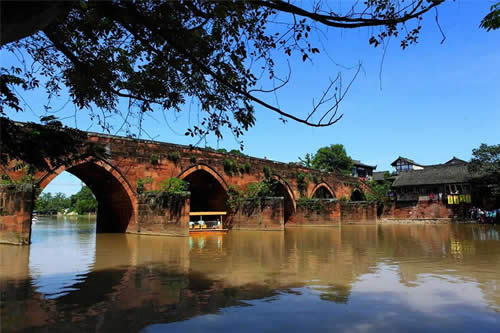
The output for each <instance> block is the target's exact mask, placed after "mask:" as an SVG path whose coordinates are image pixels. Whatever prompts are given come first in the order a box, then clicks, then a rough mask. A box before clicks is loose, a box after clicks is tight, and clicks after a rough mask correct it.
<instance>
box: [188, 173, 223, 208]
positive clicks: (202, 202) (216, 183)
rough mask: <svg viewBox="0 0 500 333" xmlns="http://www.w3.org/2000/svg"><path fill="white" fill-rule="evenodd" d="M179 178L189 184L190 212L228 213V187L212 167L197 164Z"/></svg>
mask: <svg viewBox="0 0 500 333" xmlns="http://www.w3.org/2000/svg"><path fill="white" fill-rule="evenodd" d="M178 178H180V179H183V180H185V181H187V182H188V183H189V191H190V192H191V198H190V211H191V212H201V211H227V199H228V196H227V189H228V185H227V183H226V181H225V180H224V178H222V176H221V175H219V173H218V172H217V171H215V170H214V169H212V168H211V167H209V166H208V165H205V164H197V165H194V166H191V167H189V168H188V169H186V170H184V171H182V172H181V174H180V175H179V176H178Z"/></svg>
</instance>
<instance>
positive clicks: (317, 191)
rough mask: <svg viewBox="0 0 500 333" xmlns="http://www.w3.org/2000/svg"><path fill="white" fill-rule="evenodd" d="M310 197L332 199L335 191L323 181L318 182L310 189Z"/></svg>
mask: <svg viewBox="0 0 500 333" xmlns="http://www.w3.org/2000/svg"><path fill="white" fill-rule="evenodd" d="M310 197H311V198H318V199H334V198H335V192H334V191H333V190H332V188H331V187H330V185H328V184H327V183H325V182H321V183H319V184H316V186H314V188H313V189H312V191H311V195H310Z"/></svg>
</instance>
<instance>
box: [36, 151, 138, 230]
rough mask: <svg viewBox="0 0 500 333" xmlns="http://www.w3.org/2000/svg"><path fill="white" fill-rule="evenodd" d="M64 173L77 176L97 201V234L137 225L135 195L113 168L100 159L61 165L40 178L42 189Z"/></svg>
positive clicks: (39, 182)
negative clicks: (131, 224)
mask: <svg viewBox="0 0 500 333" xmlns="http://www.w3.org/2000/svg"><path fill="white" fill-rule="evenodd" d="M63 171H67V172H69V173H71V174H72V175H74V176H76V177H77V178H78V179H80V180H81V181H83V182H84V183H85V184H86V185H87V186H88V187H89V188H90V189H91V190H92V192H93V193H94V195H95V197H96V199H97V225H96V230H97V232H125V231H126V230H127V228H128V226H129V224H130V223H134V221H135V216H136V206H137V198H136V194H135V192H134V191H133V189H132V187H131V186H130V184H129V182H128V181H127V179H126V178H125V177H124V176H123V175H122V174H121V172H120V171H119V170H117V169H116V168H115V167H114V166H113V165H111V164H110V163H108V162H106V161H103V160H99V159H86V160H80V161H77V162H75V163H73V164H71V165H69V166H60V167H58V168H55V169H53V170H52V171H50V172H48V173H47V174H45V175H43V176H42V177H41V178H40V180H39V181H38V186H39V187H40V189H42V190H43V189H44V188H45V187H46V186H47V185H48V184H49V183H50V182H51V181H52V180H53V179H54V178H55V177H57V176H58V175H59V174H61V173H62V172H63Z"/></svg>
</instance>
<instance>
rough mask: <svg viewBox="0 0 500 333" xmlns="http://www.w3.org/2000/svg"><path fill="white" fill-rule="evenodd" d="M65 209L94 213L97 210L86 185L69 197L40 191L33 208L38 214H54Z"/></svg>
mask: <svg viewBox="0 0 500 333" xmlns="http://www.w3.org/2000/svg"><path fill="white" fill-rule="evenodd" d="M66 209H68V210H69V211H74V212H77V213H78V214H86V213H89V212H90V213H94V212H96V210H97V201H96V199H95V197H94V194H93V193H92V191H91V190H90V188H89V187H88V186H83V187H82V189H81V190H80V191H79V192H78V193H76V194H73V195H72V196H71V197H67V196H65V195H64V194H63V193H56V194H55V195H52V194H51V193H42V194H41V195H40V196H39V197H38V199H37V200H36V201H35V210H36V211H37V212H38V213H40V214H55V213H58V212H63V211H64V210H66Z"/></svg>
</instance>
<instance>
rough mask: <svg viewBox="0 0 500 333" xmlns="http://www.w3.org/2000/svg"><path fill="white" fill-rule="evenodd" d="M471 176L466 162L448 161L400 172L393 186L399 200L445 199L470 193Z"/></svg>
mask: <svg viewBox="0 0 500 333" xmlns="http://www.w3.org/2000/svg"><path fill="white" fill-rule="evenodd" d="M450 161H451V160H450ZM471 178H472V177H471V174H470V173H469V171H468V169H467V164H466V163H450V164H448V162H447V163H445V164H437V165H429V166H425V167H421V168H420V169H418V170H412V171H406V172H400V173H399V174H398V176H397V177H396V179H395V180H394V182H393V183H392V188H393V191H394V193H395V194H396V197H395V199H396V200H397V201H422V200H442V201H444V200H445V199H446V200H447V197H448V195H470V194H471V185H470V180H471ZM464 200H465V199H464ZM467 201H469V199H467Z"/></svg>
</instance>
